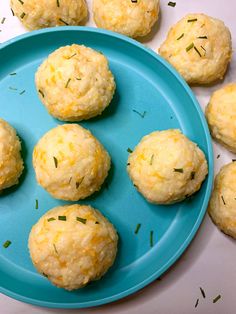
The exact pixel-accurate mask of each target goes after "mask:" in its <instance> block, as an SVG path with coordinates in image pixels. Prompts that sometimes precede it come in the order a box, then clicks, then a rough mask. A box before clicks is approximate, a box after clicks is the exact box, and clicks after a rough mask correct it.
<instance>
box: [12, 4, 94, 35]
mask: <svg viewBox="0 0 236 314" xmlns="http://www.w3.org/2000/svg"><path fill="white" fill-rule="evenodd" d="M10 4H11V9H12V12H13V14H14V15H15V16H17V17H18V18H19V20H20V21H21V22H22V24H23V25H24V26H25V27H26V28H28V29H29V30H34V29H40V28H44V27H53V26H65V25H79V24H80V23H81V22H83V21H84V20H85V19H86V18H87V14H88V10H87V5H86V2H85V0H40V1H37V0H22V1H21V0H11V2H10Z"/></svg>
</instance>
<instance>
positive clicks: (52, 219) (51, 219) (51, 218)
mask: <svg viewBox="0 0 236 314" xmlns="http://www.w3.org/2000/svg"><path fill="white" fill-rule="evenodd" d="M54 220H56V218H54V217H50V218H48V222H50V221H54Z"/></svg>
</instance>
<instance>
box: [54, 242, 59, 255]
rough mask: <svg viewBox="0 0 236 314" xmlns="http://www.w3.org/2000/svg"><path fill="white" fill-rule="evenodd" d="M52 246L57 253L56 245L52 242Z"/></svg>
mask: <svg viewBox="0 0 236 314" xmlns="http://www.w3.org/2000/svg"><path fill="white" fill-rule="evenodd" d="M53 247H54V251H55V252H56V253H57V254H58V251H57V247H56V245H55V244H54V243H53Z"/></svg>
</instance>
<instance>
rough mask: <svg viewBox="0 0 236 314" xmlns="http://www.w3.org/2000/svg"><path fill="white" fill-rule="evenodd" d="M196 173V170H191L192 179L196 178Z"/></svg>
mask: <svg viewBox="0 0 236 314" xmlns="http://www.w3.org/2000/svg"><path fill="white" fill-rule="evenodd" d="M195 174H196V172H195V171H192V172H191V176H190V180H194V178H195Z"/></svg>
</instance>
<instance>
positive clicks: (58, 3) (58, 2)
mask: <svg viewBox="0 0 236 314" xmlns="http://www.w3.org/2000/svg"><path fill="white" fill-rule="evenodd" d="M57 7H58V8H59V7H60V1H59V0H57Z"/></svg>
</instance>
